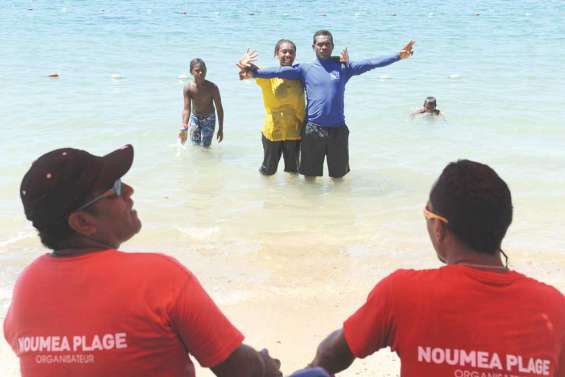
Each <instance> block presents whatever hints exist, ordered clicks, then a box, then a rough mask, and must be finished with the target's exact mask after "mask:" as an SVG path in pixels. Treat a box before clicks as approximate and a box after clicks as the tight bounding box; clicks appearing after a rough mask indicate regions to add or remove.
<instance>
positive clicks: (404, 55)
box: [400, 40, 416, 59]
mask: <svg viewBox="0 0 565 377" xmlns="http://www.w3.org/2000/svg"><path fill="white" fill-rule="evenodd" d="M415 44H416V41H415V40H410V41H409V42H408V43H406V44H405V45H404V47H402V50H400V59H408V58H409V57H411V56H412V55H413V54H414V51H413V50H412V47H413V46H414V45H415Z"/></svg>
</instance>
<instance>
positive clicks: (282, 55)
mask: <svg viewBox="0 0 565 377" xmlns="http://www.w3.org/2000/svg"><path fill="white" fill-rule="evenodd" d="M275 57H276V58H277V59H279V62H280V63H281V65H283V66H285V65H286V66H288V65H292V63H294V59H295V58H296V45H295V44H294V42H293V41H291V40H288V39H280V40H279V41H278V42H277V44H276V45H275Z"/></svg>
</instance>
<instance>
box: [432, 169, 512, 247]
mask: <svg viewBox="0 0 565 377" xmlns="http://www.w3.org/2000/svg"><path fill="white" fill-rule="evenodd" d="M430 203H431V205H432V208H433V210H434V212H435V213H437V214H440V215H441V216H444V217H446V218H447V219H448V220H449V223H448V224H447V226H448V227H449V229H450V230H451V231H452V232H453V234H455V236H456V237H457V238H459V239H460V240H461V241H462V242H464V243H465V244H467V245H468V246H470V247H472V248H473V249H474V250H476V251H478V252H482V253H487V254H495V253H496V252H498V251H500V250H501V249H500V247H501V243H502V239H503V238H504V236H505V234H506V231H507V229H508V227H509V226H510V224H511V223H512V197H511V195H510V189H509V188H508V186H507V185H506V183H505V182H504V181H503V180H502V179H501V178H500V177H499V176H498V174H496V172H495V171H494V170H493V169H492V168H490V167H489V166H487V165H484V164H481V163H478V162H474V161H470V160H459V161H456V162H451V163H449V164H448V165H447V166H446V167H445V168H444V169H443V172H442V173H441V175H440V176H439V178H438V180H437V181H436V183H435V184H434V186H433V187H432V190H431V192H430Z"/></svg>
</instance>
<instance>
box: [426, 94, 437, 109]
mask: <svg viewBox="0 0 565 377" xmlns="http://www.w3.org/2000/svg"><path fill="white" fill-rule="evenodd" d="M426 103H433V104H434V107H436V106H437V101H436V97H433V96H429V97H426V100H425V101H424V106H426Z"/></svg>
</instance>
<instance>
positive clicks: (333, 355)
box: [308, 329, 355, 374]
mask: <svg viewBox="0 0 565 377" xmlns="http://www.w3.org/2000/svg"><path fill="white" fill-rule="evenodd" d="M353 360H355V356H353V353H352V352H351V350H350V349H349V346H348V345H347V342H346V340H345V336H344V335H343V330H342V329H339V330H336V331H334V332H333V333H331V334H330V335H328V337H327V338H326V339H324V340H323V341H322V343H320V345H319V346H318V350H317V352H316V357H314V360H313V361H312V362H311V363H310V364H309V365H308V366H309V367H321V368H324V369H325V370H326V371H328V373H330V374H335V373H338V372H341V371H342V370H345V369H347V368H349V366H350V365H351V364H352V363H353Z"/></svg>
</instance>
